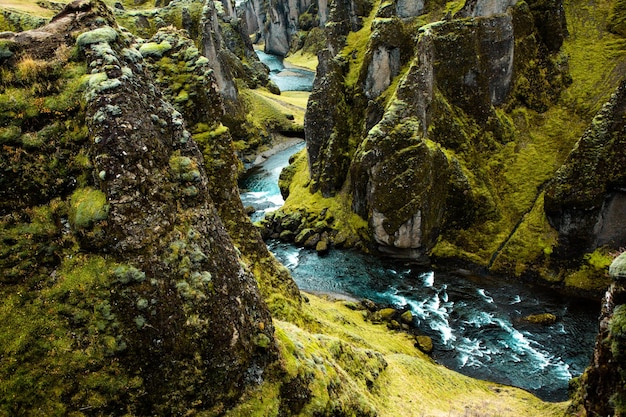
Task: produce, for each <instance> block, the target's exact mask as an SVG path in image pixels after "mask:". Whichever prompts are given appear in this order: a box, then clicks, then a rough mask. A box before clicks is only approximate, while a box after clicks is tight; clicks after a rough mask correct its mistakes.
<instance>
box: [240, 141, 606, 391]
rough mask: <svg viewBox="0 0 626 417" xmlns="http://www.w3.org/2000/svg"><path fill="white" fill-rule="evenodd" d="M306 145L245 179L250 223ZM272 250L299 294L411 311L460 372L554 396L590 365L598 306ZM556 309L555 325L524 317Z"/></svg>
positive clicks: (403, 267) (378, 263)
mask: <svg viewBox="0 0 626 417" xmlns="http://www.w3.org/2000/svg"><path fill="white" fill-rule="evenodd" d="M302 146H303V145H302V144H299V145H297V146H296V147H293V148H290V149H287V150H285V151H283V152H280V153H277V154H275V155H274V156H272V157H270V158H268V160H267V161H266V162H265V163H264V164H262V165H261V166H259V167H257V168H255V170H254V171H252V172H250V175H248V176H247V177H246V178H245V179H244V180H243V181H242V183H241V187H242V189H245V190H246V191H245V192H243V193H242V200H243V201H244V204H245V205H251V206H254V207H255V208H257V212H256V213H255V215H254V216H255V217H254V219H259V218H261V217H262V216H263V215H264V214H265V212H267V211H272V210H275V209H277V208H278V207H280V205H281V204H282V203H283V200H282V197H281V196H280V192H279V189H278V185H277V181H278V176H279V175H280V171H281V169H282V167H284V166H286V165H287V163H288V160H289V157H290V155H292V154H293V153H294V152H296V151H298V150H300V149H301V148H302ZM268 246H269V248H270V250H271V251H272V252H273V253H274V254H275V256H276V257H277V258H278V259H279V260H280V261H281V262H282V263H283V264H284V265H285V266H286V267H287V268H289V270H290V271H291V273H292V275H293V277H294V279H295V281H296V283H297V284H298V286H299V287H300V289H301V290H303V291H308V292H323V293H338V294H344V295H349V296H351V297H356V298H368V299H371V300H373V301H375V302H377V303H381V304H387V305H390V306H395V307H397V308H410V309H411V311H412V312H413V315H414V317H415V325H416V326H417V327H418V328H419V331H420V332H422V333H424V334H426V335H428V336H431V337H432V338H433V341H434V342H435V351H434V353H433V357H434V359H435V360H437V361H438V362H439V363H441V364H443V365H445V366H447V367H449V368H451V369H455V370H457V371H459V372H461V373H463V374H466V375H469V376H472V377H476V378H480V379H485V380H490V381H495V382H500V383H504V384H509V385H514V386H517V387H520V388H524V389H526V390H528V391H531V392H533V393H534V394H536V395H537V396H539V397H540V398H542V399H544V400H549V401H562V400H565V399H567V388H568V383H569V380H570V379H571V378H572V377H575V376H578V375H580V374H581V373H582V372H583V370H584V369H585V367H586V366H587V365H588V364H589V360H590V355H591V352H592V351H593V344H594V340H595V335H596V332H597V316H598V311H599V306H597V305H594V304H593V303H590V302H589V301H586V300H579V299H574V298H571V297H563V296H560V295H558V294H556V293H554V292H551V291H547V290H545V289H543V288H534V287H528V286H527V285H521V284H520V283H518V282H514V281H505V282H503V281H502V280H501V279H494V278H491V277H488V276H476V275H460V274H456V275H454V274H446V273H441V272H434V271H432V270H429V269H423V268H420V267H416V266H412V265H407V264H404V263H402V262H398V261H389V260H382V259H375V258H372V257H371V256H364V255H362V254H360V253H358V252H354V251H339V250H336V251H331V252H330V253H329V254H328V255H327V256H324V257H320V256H318V255H317V253H316V252H315V251H311V250H305V249H302V248H298V247H296V246H294V245H293V244H289V243H284V242H279V241H270V242H268ZM541 313H551V314H554V315H556V316H557V318H558V320H557V322H556V323H554V324H551V325H540V324H531V323H528V322H526V321H524V320H523V319H524V317H526V316H528V315H531V314H541Z"/></svg>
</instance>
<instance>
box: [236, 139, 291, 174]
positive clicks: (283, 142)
mask: <svg viewBox="0 0 626 417" xmlns="http://www.w3.org/2000/svg"><path fill="white" fill-rule="evenodd" d="M303 142H304V139H302V138H294V137H289V136H285V135H281V134H280V133H274V135H273V140H272V146H270V147H263V148H261V149H259V150H257V152H255V153H253V154H252V155H250V156H249V157H248V159H249V160H251V162H250V163H249V165H246V168H247V169H251V168H254V167H257V166H259V165H261V164H262V163H263V162H265V161H267V159H268V158H270V157H272V156H274V155H276V154H277V153H279V152H282V151H284V150H286V149H289V148H291V147H292V146H296V145H298V144H299V143H303Z"/></svg>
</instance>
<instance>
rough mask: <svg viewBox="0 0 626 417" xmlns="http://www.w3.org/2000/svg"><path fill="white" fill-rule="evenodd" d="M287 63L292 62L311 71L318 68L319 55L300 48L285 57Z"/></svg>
mask: <svg viewBox="0 0 626 417" xmlns="http://www.w3.org/2000/svg"><path fill="white" fill-rule="evenodd" d="M284 61H285V62H286V63H287V64H291V65H293V66H296V67H301V68H306V69H308V70H311V71H315V70H316V69H317V63H318V62H317V56H316V55H313V54H310V53H306V52H303V51H302V50H299V51H297V52H295V53H293V54H290V55H288V56H287V57H285V60H284Z"/></svg>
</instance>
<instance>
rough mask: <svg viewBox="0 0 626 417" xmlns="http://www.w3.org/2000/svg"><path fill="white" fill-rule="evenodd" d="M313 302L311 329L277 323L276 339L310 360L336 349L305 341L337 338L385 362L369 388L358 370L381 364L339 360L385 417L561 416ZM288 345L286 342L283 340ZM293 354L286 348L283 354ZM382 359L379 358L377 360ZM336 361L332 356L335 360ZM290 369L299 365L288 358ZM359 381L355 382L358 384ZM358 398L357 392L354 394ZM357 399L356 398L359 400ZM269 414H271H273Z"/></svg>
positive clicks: (330, 304)
mask: <svg viewBox="0 0 626 417" xmlns="http://www.w3.org/2000/svg"><path fill="white" fill-rule="evenodd" d="M307 297H308V299H309V302H308V303H307V304H305V305H304V312H305V314H308V316H309V317H312V318H314V319H313V324H311V325H310V326H309V330H303V329H296V328H294V326H293V325H291V324H289V323H285V322H280V321H276V322H275V324H276V327H277V334H280V333H283V334H285V335H287V336H288V341H287V342H285V341H283V342H282V343H291V344H293V345H294V347H297V346H305V347H306V348H307V349H311V351H310V352H309V353H310V354H312V355H316V356H319V357H328V352H327V351H325V350H326V349H329V348H330V349H332V347H333V344H324V343H319V342H318V343H317V344H316V346H312V344H311V343H306V342H304V341H303V339H304V340H307V339H308V340H311V339H312V338H317V339H318V340H322V341H324V340H327V339H323V338H322V337H321V336H320V335H319V333H323V334H324V337H326V338H330V339H333V338H336V339H338V340H341V341H343V342H344V343H345V344H346V345H344V346H343V350H344V352H352V355H353V356H354V357H355V358H358V357H360V356H359V352H364V351H365V352H370V354H369V356H371V357H372V358H373V357H377V358H378V359H377V361H381V360H382V361H384V362H386V364H387V366H386V369H385V370H383V371H382V372H380V374H379V375H378V376H377V377H376V378H375V380H374V382H373V386H372V385H370V386H371V389H367V388H366V387H364V386H362V385H360V383H359V382H358V377H357V376H352V375H361V374H353V373H354V372H355V371H356V370H357V369H352V367H353V366H356V367H357V368H358V370H360V371H362V372H371V371H373V370H375V369H376V367H377V361H374V360H368V361H367V363H362V362H352V361H350V360H345V357H344V358H343V360H341V361H338V360H337V361H336V362H340V363H336V364H337V365H339V366H341V367H342V370H343V371H345V372H346V374H348V375H351V379H352V380H353V385H352V386H353V387H355V389H357V390H360V391H361V392H360V393H359V394H360V396H361V398H362V400H363V401H364V402H366V403H369V404H371V405H372V406H373V407H374V408H375V409H376V410H377V412H378V415H379V416H381V417H385V416H390V417H391V416H393V417H409V416H410V417H413V416H415V417H418V416H485V417H486V416H494V417H495V416H518V417H521V416H538V415H541V416H545V417H549V416H562V415H563V414H564V412H565V409H566V407H567V403H558V404H553V403H544V402H542V401H541V400H539V399H537V398H536V397H534V396H533V395H531V394H529V393H527V392H525V391H523V390H520V389H516V388H512V387H506V386H502V385H499V384H495V383H491V382H485V381H480V380H476V379H473V378H469V377H466V376H463V375H461V374H459V373H457V372H454V371H451V370H449V369H447V368H445V367H443V366H441V365H438V364H436V363H435V362H434V361H432V360H431V359H430V358H429V357H427V356H426V355H424V354H423V353H421V352H420V351H418V350H417V349H416V348H415V347H414V346H413V343H414V341H413V339H412V337H410V336H409V335H407V334H406V333H403V332H392V331H390V330H388V329H387V327H386V326H384V325H374V324H372V323H369V322H366V321H365V319H364V316H363V312H361V311H358V310H351V309H350V308H348V307H347V306H346V305H344V302H341V301H339V302H337V301H329V300H327V299H324V298H320V297H317V296H313V295H307ZM283 340H284V338H283ZM289 353H290V350H289V349H286V348H283V354H289ZM378 354H379V355H381V356H380V357H378V356H377V355H378ZM331 357H332V355H331ZM285 360H286V361H287V366H288V368H289V367H293V366H295V364H294V363H293V361H292V358H290V357H289V356H287V357H286V358H285ZM355 380H356V381H355ZM355 394H356V393H355ZM355 396H356V395H355ZM270 415H271V414H270Z"/></svg>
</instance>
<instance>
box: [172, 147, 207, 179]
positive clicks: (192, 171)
mask: <svg viewBox="0 0 626 417" xmlns="http://www.w3.org/2000/svg"><path fill="white" fill-rule="evenodd" d="M169 166H170V170H171V171H172V174H173V175H174V177H176V178H177V179H179V180H180V181H198V180H199V179H200V171H198V164H197V163H196V161H194V160H193V159H191V158H189V157H187V156H181V155H180V152H179V151H177V152H175V153H173V154H172V156H171V157H170V160H169Z"/></svg>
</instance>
